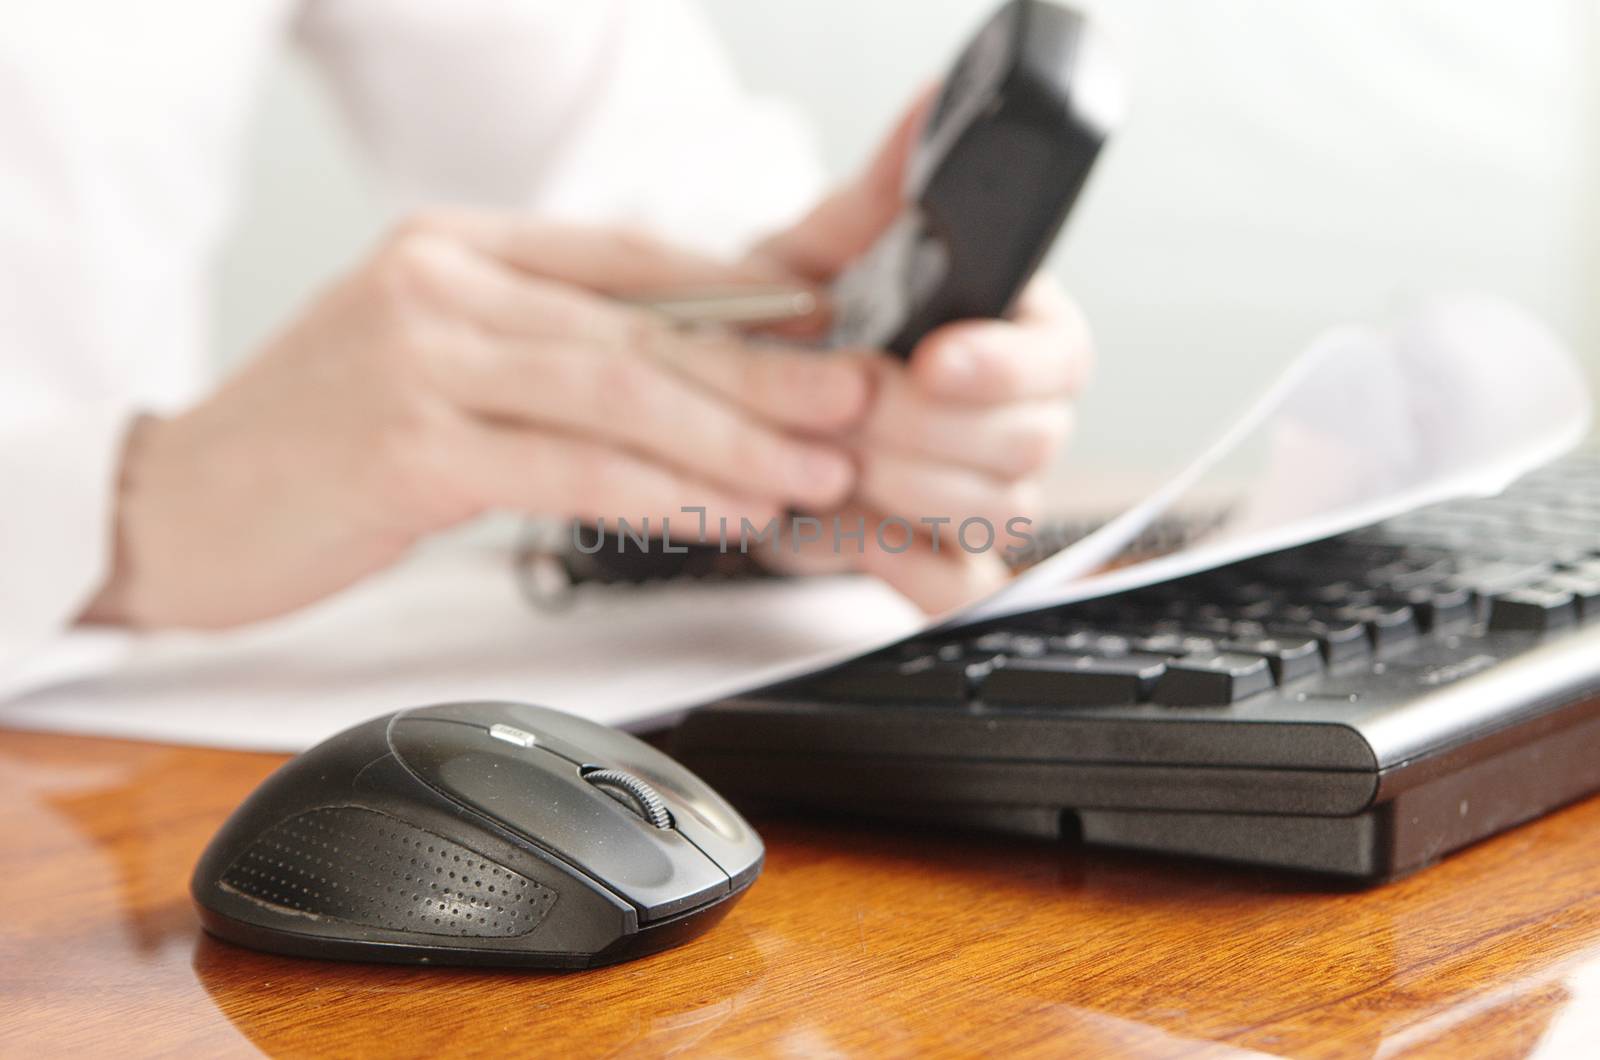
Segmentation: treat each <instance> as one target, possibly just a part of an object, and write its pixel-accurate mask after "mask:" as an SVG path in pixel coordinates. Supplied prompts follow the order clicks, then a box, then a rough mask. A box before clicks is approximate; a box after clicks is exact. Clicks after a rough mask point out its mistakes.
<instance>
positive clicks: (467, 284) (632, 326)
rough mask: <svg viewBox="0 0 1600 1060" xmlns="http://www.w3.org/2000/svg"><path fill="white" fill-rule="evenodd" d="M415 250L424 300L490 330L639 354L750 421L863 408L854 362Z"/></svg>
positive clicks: (865, 391)
mask: <svg viewBox="0 0 1600 1060" xmlns="http://www.w3.org/2000/svg"><path fill="white" fill-rule="evenodd" d="M416 256H417V257H418V258H420V259H422V260H421V261H420V262H419V263H418V265H417V266H416V271H418V272H420V273H422V274H423V275H424V277H425V279H424V286H425V287H427V288H428V289H429V291H430V292H431V294H430V297H432V298H434V299H435V300H436V301H437V302H439V303H440V304H442V305H444V306H445V307H446V308H448V309H449V310H450V311H453V312H456V313H460V314H463V315H465V316H466V317H468V318H469V319H471V320H473V321H476V322H477V323H479V324H480V325H481V326H483V327H484V328H486V329H488V330H489V331H491V332H493V333H495V334H498V335H503V336H515V337H520V338H533V339H540V338H542V339H551V340H562V341H568V340H570V341H573V342H577V343H585V344H589V345H592V346H594V347H597V348H599V349H602V350H607V351H611V352H614V353H619V354H629V355H633V356H636V357H639V358H642V359H648V360H650V361H653V362H655V363H659V364H661V365H663V366H665V367H666V368H667V369H670V371H671V373H673V374H675V375H676V376H678V377H679V378H681V379H686V380H690V381H692V382H693V383H694V384H695V385H696V386H698V387H700V388H702V389H705V390H707V391H709V392H711V393H712V394H715V395H719V396H720V398H721V399H722V400H723V401H724V402H727V403H731V404H734V405H737V406H739V407H740V408H742V409H744V410H746V411H747V412H748V413H750V414H751V415H753V416H755V417H756V418H758V419H761V420H765V421H766V422H768V423H771V424H774V425H777V426H781V427H789V428H794V429H796V430H800V431H805V432H812V433H822V434H833V433H838V432H839V431H841V430H844V429H847V428H849V427H852V426H854V425H855V424H857V423H858V422H860V419H861V417H862V416H863V415H864V413H865V411H866V408H867V404H868V400H869V397H870V380H869V378H868V370H867V368H866V367H865V366H864V365H863V364H862V363H861V362H860V360H859V359H854V358H851V357H849V356H845V355H841V354H833V355H827V356H824V355H821V354H819V353H817V352H815V351H810V350H802V349H790V348H784V347H782V346H779V345H777V344H773V343H759V342H751V341H749V340H746V339H743V338H740V337H739V336H738V335H736V334H734V333H732V332H729V331H723V330H720V329H695V330H684V329H680V328H675V327H673V326H671V325H670V324H668V323H667V322H666V321H665V320H664V319H662V318H660V317H658V316H656V315H655V314H652V313H648V312H644V311H641V310H634V309H629V308H627V307H624V306H619V305H617V304H616V303H614V302H612V301H610V300H608V299H605V298H602V297H599V296H597V295H594V294H592V293H589V292H586V291H582V290H580V289H578V288H575V287H572V286H570V285H568V284H564V283H558V282H554V281H550V280H544V279H540V278H538V277H534V276H528V275H525V274H520V273H517V272H515V271H513V270H511V269H509V268H507V267H505V266H504V265H502V264H501V263H499V262H498V261H496V260H495V259H492V258H489V257H485V256H483V255H480V254H477V253H476V252H474V251H472V250H470V249H469V248H465V247H463V246H462V245H460V244H456V243H451V242H448V241H443V240H440V241H437V242H436V243H434V244H432V245H427V246H424V247H423V248H422V250H421V252H419V253H418V254H417V255H416ZM816 503H827V502H816Z"/></svg>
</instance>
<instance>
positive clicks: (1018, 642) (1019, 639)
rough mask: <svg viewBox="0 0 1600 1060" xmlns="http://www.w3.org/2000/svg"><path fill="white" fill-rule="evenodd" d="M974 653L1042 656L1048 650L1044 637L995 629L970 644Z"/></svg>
mask: <svg viewBox="0 0 1600 1060" xmlns="http://www.w3.org/2000/svg"><path fill="white" fill-rule="evenodd" d="M972 648H973V650H974V651H977V652H981V653H983V654H986V655H1027V656H1035V655H1043V654H1045V653H1046V652H1048V651H1049V650H1050V648H1049V645H1048V644H1047V642H1046V640H1045V638H1044V637H1042V636H1040V635H1038V634H1036V633H1014V632H1012V631H1010V630H1003V629H997V630H994V631H992V632H990V633H985V634H984V635H983V636H981V637H979V638H978V639H976V640H974V641H973V642H972Z"/></svg>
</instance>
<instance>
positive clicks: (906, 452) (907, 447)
mask: <svg viewBox="0 0 1600 1060" xmlns="http://www.w3.org/2000/svg"><path fill="white" fill-rule="evenodd" d="M1071 422H1072V410H1071V409H1070V407H1069V406H1068V405H1067V404H1066V402H1064V401H1061V400H1059V399H1049V400H1044V401H1017V402H1011V403H1009V404H1003V405H969V404H954V403H952V402H948V401H938V400H934V399H930V398H929V397H927V396H926V395H925V394H924V393H922V391H921V390H920V389H918V388H916V387H914V386H912V385H911V384H910V382H909V381H908V380H907V378H906V375H905V373H904V372H893V371H891V372H885V373H883V375H882V376H881V377H880V378H879V380H878V386H877V397H876V399H875V400H874V401H873V405H872V412H871V414H870V415H869V416H868V417H867V421H866V424H865V427H864V429H863V432H862V434H863V437H864V438H865V440H866V441H867V442H868V444H870V445H871V446H872V447H873V449H874V451H881V452H892V453H899V454H901V455H903V456H910V457H923V458H927V459H931V460H935V461H939V462H943V463H950V464H955V465H957V466H960V467H965V468H968V469H971V470H973V471H981V472H987V473H988V474H991V475H994V476H997V477H999V478H1002V479H1015V478H1021V477H1023V476H1025V475H1031V474H1035V473H1037V472H1039V471H1041V470H1043V469H1044V468H1045V467H1047V466H1048V465H1049V464H1050V462H1051V461H1052V460H1054V459H1055V457H1056V455H1057V454H1058V453H1060V451H1061V448H1062V445H1063V444H1064V443H1065V441H1066V437H1067V431H1068V429H1069V427H1070V426H1071Z"/></svg>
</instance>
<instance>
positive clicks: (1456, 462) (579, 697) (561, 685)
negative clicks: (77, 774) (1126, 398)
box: [0, 298, 1589, 750]
mask: <svg viewBox="0 0 1600 1060" xmlns="http://www.w3.org/2000/svg"><path fill="white" fill-rule="evenodd" d="M1587 392H1588V385H1587V382H1586V381H1585V380H1584V379H1583V377H1582V375H1581V373H1580V372H1579V371H1578V369H1577V367H1576V365H1575V364H1574V363H1573V361H1572V359H1571V358H1570V356H1569V355H1568V354H1567V353H1566V352H1565V351H1564V350H1563V348H1562V346H1561V344H1560V343H1559V342H1558V341H1556V340H1555V339H1554V338H1553V337H1552V336H1550V335H1549V334H1548V333H1547V332H1546V331H1545V330H1544V329H1543V328H1542V327H1541V326H1539V325H1538V324H1537V323H1536V322H1535V321H1533V320H1531V319H1530V318H1528V317H1527V316H1526V315H1524V314H1522V313H1520V312H1519V311H1517V310H1515V309H1513V308H1511V307H1509V306H1506V305H1503V304H1501V303H1498V302H1495V301H1493V300H1488V299H1463V298H1456V299H1449V300H1441V301H1435V302H1432V303H1430V304H1428V305H1426V306H1424V307H1422V308H1421V309H1420V310H1419V311H1418V312H1416V313H1415V314H1413V315H1412V316H1410V317H1408V318H1407V319H1406V320H1405V321H1403V322H1402V323H1401V324H1400V325H1399V326H1398V327H1395V328H1393V329H1389V330H1386V331H1380V330H1376V329H1370V328H1340V329H1337V330H1334V331H1331V332H1329V333H1328V334H1326V335H1324V336H1323V337H1322V338H1320V339H1319V340H1317V341H1316V342H1315V343H1313V344H1312V345H1311V347H1310V348H1309V349H1308V350H1307V351H1306V353H1305V354H1304V355H1303V356H1301V357H1300V358H1298V359H1297V360H1295V361H1294V362H1293V363H1292V364H1291V365H1290V366H1289V368H1288V369H1287V370H1286V371H1285V372H1284V373H1283V374H1282V375H1281V376H1280V377H1279V378H1278V379H1276V380H1273V381H1270V382H1269V384H1268V385H1266V386H1265V387H1264V388H1263V391H1262V393H1261V394H1260V395H1259V396H1258V397H1256V398H1255V399H1254V400H1252V401H1250V402H1249V403H1248V404H1247V407H1245V408H1244V409H1243V411H1242V412H1241V413H1240V414H1239V415H1238V416H1237V417H1235V418H1234V419H1233V420H1232V421H1231V422H1230V424H1229V426H1228V428H1227V429H1226V430H1225V431H1223V432H1222V433H1221V435H1220V436H1219V437H1218V438H1217V439H1216V440H1214V441H1213V442H1212V443H1211V444H1210V445H1207V446H1203V447H1201V448H1199V449H1198V450H1197V454H1198V455H1197V456H1196V457H1195V459H1194V460H1192V461H1191V462H1190V463H1189V464H1188V465H1187V466H1186V467H1184V468H1182V469H1180V470H1179V471H1178V472H1177V473H1176V474H1173V475H1172V476H1170V477H1169V478H1168V479H1167V480H1166V481H1165V483H1164V484H1163V485H1162V486H1161V487H1160V488H1158V489H1157V490H1155V491H1153V492H1152V493H1151V494H1150V495H1148V496H1147V497H1145V498H1144V499H1143V500H1142V501H1141V502H1139V503H1137V504H1135V505H1133V506H1131V507H1130V508H1129V509H1128V510H1127V511H1126V512H1124V513H1123V514H1122V515H1121V516H1119V517H1118V518H1116V519H1114V520H1112V521H1111V522H1110V523H1108V524H1107V525H1106V526H1105V527H1103V528H1102V529H1101V530H1100V531H1098V532H1097V533H1095V534H1094V535H1091V536H1090V537H1088V538H1086V539H1084V540H1083V541H1081V542H1079V543H1078V544H1076V545H1074V546H1073V547H1071V548H1069V549H1067V550H1065V551H1064V552H1062V553H1060V554H1058V555H1057V556H1055V557H1053V558H1052V559H1050V560H1048V561H1046V562H1044V563H1042V564H1039V565H1038V566H1037V567H1035V568H1033V569H1032V570H1031V571H1029V572H1028V573H1027V574H1026V575H1024V576H1023V577H1021V578H1019V579H1017V580H1016V581H1014V582H1013V583H1011V584H1010V585H1008V586H1007V587H1005V588H1004V589H1003V590H1002V591H1001V592H999V593H997V594H995V595H993V596H991V597H989V598H988V599H986V600H983V601H979V602H977V603H975V604H973V605H972V606H970V607H968V608H965V609H963V610H961V611H960V612H958V613H956V614H955V615H952V616H946V618H945V619H944V623H943V624H951V623H955V622H962V621H975V620H979V619H987V618H994V617H999V616H1003V615H1005V614H1009V613H1016V612H1019V611H1023V610H1032V609H1036V608H1039V607H1044V606H1048V605H1051V604H1054V603H1062V602H1067V601H1070V600H1076V599H1084V598H1088V597H1091V596H1096V595H1102V594H1104V593H1108V592H1114V591H1119V590H1121V589H1125V588H1131V587H1134V586H1137V585H1142V584H1149V583H1151V582H1155V581H1159V580H1163V579H1166V578H1170V577H1175V576H1178V575H1181V574H1185V573H1189V572H1192V571H1195V570H1201V569H1205V568H1207V567H1211V566H1215V565H1217V564H1220V563H1224V562H1230V561H1232V560H1235V559H1239V558H1242V557H1244V556H1248V555H1253V554H1258V553H1260V552H1264V551H1271V550H1274V549H1278V548H1285V547H1288V546H1290V545H1293V544H1297V543H1299V542H1302V541H1308V540H1313V539H1315V538H1318V537H1323V536H1327V535H1329V534H1333V533H1337V532H1339V531H1342V530H1345V529H1349V528H1352V527H1355V526H1362V525H1366V524H1368V523H1371V522H1374V521H1377V520H1379V519H1382V518H1385V517H1387V516H1389V515H1392V514H1395V513H1397V512H1400V511H1404V510H1407V509H1409V508H1412V507H1415V506H1417V505H1419V504H1424V503H1429V502H1432V501H1436V500H1442V499H1445V498H1448V497H1452V496H1460V495H1466V494H1473V493H1488V492H1493V491H1494V490H1496V489H1498V488H1500V487H1501V486H1503V485H1504V484H1505V483H1507V482H1509V481H1510V480H1511V479H1512V478H1514V477H1516V476H1517V475H1518V474H1520V473H1521V472H1523V471H1525V470H1527V469H1529V468H1531V467H1533V466H1536V465H1537V464H1539V463H1542V462H1544V461H1545V460H1548V459H1550V458H1552V457H1554V456H1556V455H1558V454H1559V453H1560V452H1562V451H1563V450H1564V449H1566V448H1568V447H1570V446H1572V445H1573V444H1575V443H1576V442H1577V441H1578V440H1579V439H1580V438H1582V436H1583V435H1584V434H1585V433H1586V432H1587V429H1588V422H1589V421H1588V417H1589V410H1588V403H1587V399H1586V396H1585V395H1586V394H1587ZM1129 428H1130V430H1136V431H1143V430H1153V429H1159V427H1158V425H1154V424H1142V423H1139V422H1137V420H1135V419H1132V418H1130V421H1129ZM1250 445H1256V446H1266V447H1268V449H1269V450H1270V455H1269V458H1268V459H1266V460H1265V461H1264V462H1263V465H1262V466H1263V470H1262V471H1261V472H1260V473H1259V474H1258V475H1256V476H1255V477H1254V478H1252V479H1250V480H1248V481H1247V482H1246V483H1245V484H1244V488H1243V490H1242V492H1241V495H1240V502H1241V503H1240V504H1239V505H1238V507H1237V516H1236V517H1235V518H1233V519H1231V520H1229V521H1228V522H1227V523H1226V524H1224V525H1223V526H1221V527H1220V528H1218V530H1216V531H1214V532H1213V533H1212V534H1210V535H1208V537H1207V538H1206V539H1205V540H1204V541H1202V542H1200V543H1198V544H1197V545H1195V546H1193V547H1190V548H1187V549H1185V550H1183V551H1181V552H1178V553H1175V554H1173V555H1170V556H1166V557H1162V558H1159V559H1155V560H1151V561H1149V562H1146V563H1142V564H1139V565H1136V566H1132V567H1125V568H1122V569H1120V570H1117V571H1114V572H1111V573H1107V574H1094V573H1093V572H1094V571H1095V570H1096V569H1097V568H1099V567H1101V566H1102V565H1103V564H1104V562H1105V561H1106V560H1107V559H1109V558H1110V557H1111V556H1114V555H1115V554H1116V553H1117V552H1118V551H1120V550H1121V549H1122V547H1124V545H1126V543H1127V542H1128V541H1130V540H1132V539H1133V538H1134V537H1136V536H1137V535H1138V534H1139V532H1140V531H1141V530H1143V529H1144V527H1145V526H1147V525H1148V524H1149V522H1150V520H1152V519H1154V518H1155V517H1157V516H1158V515H1160V514H1162V513H1163V512H1164V511H1166V510H1168V509H1169V508H1170V507H1171V506H1172V505H1173V504H1174V503H1176V502H1178V501H1179V500H1180V499H1181V498H1182V497H1183V496H1184V495H1185V494H1187V493H1189V492H1190V491H1191V490H1193V489H1194V488H1195V487H1196V486H1197V485H1199V484H1201V483H1202V482H1203V480H1205V478H1206V476H1207V474H1208V473H1209V472H1210V471H1211V470H1212V469H1214V468H1215V467H1216V466H1217V464H1218V463H1219V462H1220V461H1222V460H1223V459H1225V458H1227V457H1228V456H1230V454H1236V453H1237V452H1238V451H1239V450H1240V449H1241V447H1245V446H1250ZM510 566H511V564H510V556H509V552H508V551H506V550H505V549H490V548H478V549H473V550H461V549H457V550H449V549H430V550H425V551H423V552H422V553H421V554H419V555H418V556H416V557H414V558H413V559H412V560H410V561H408V562H407V563H406V564H404V565H402V566H401V567H399V568H396V569H395V570H393V571H390V572H388V573H387V574H385V575H383V576H381V577H379V578H376V579H373V580H372V581H370V582H368V583H366V584H364V585H362V586H358V587H357V588H356V589H353V590H351V591H349V592H347V593H344V594H341V595H340V596H338V597H335V598H334V599H332V600H329V601H326V602H324V603H323V604H322V605H319V606H318V607H315V608H312V609H310V610H308V611H306V612H303V613H302V614H300V615H297V616H293V617H291V618H288V619H285V620H281V621H279V622H274V623H269V624H265V625H261V626H256V627H252V628H249V629H245V630H240V631H236V632H233V633H228V634H222V635H204V636H202V635H171V634H168V635H157V636H147V637H124V636H109V635H105V634H82V635H79V636H76V637H73V638H69V640H68V641H67V642H66V643H65V644H64V645H63V646H62V648H63V651H64V652H65V653H67V654H66V655H62V654H59V653H58V654H57V655H56V656H54V657H53V659H46V660H41V661H40V664H39V671H38V672H36V673H35V674H33V675H31V677H30V680H34V681H37V682H43V681H44V680H45V679H47V678H53V679H54V680H55V683H54V684H51V685H50V686H49V687H46V688H42V689H39V690H37V691H34V692H32V693H30V694H27V695H23V696H20V697H16V698H12V699H11V700H10V701H8V702H0V725H6V726H12V727H19V728H34V729H53V730H63V731H72V732H84V733H94V734H100V735H115V736H126V737H132V738H143V739H155V740H165V741H171V742H184V743H202V744H213V745H218V746H230V747H246V748H258V749H272V750H296V749H300V748H303V747H306V746H309V745H310V744H312V743H315V742H316V741H318V740H320V739H322V738H323V737H325V736H328V735H330V734H332V733H334V732H337V731H338V730H340V729H343V728H346V727H348V726H349V725H352V724H354V723H356V722H358V721H360V720H362V719H363V718H366V717H370V716H372V715H374V714H378V713H382V712H384V711H389V710H394V709H398V708H400V707H404V706H412V705H418V704H422V703H428V702H437V701H442V700H448V699H465V698H480V697H504V698H513V699H524V700H529V701H533V702H540V703H546V704H548V705H551V706H556V707H560V708H562V709H566V710H571V711H575V712H578V713H583V714H586V715H588V716H591V717H594V718H597V719H599V720H602V721H607V722H611V723H614V724H630V725H641V724H646V723H648V722H650V721H651V720H652V719H660V718H662V717H664V716H668V715H670V714H672V713H673V712H675V711H676V710H677V709H678V708H681V707H684V706H689V705H693V704H695V703H699V702H704V701H706V700H708V699H711V698H715V697H716V696H718V695H721V694H724V693H727V692H732V691H735V690H738V689H740V688H744V687H752V686H754V685H757V684H761V683H765V682H767V681H771V680H776V679H778V678H780V677H782V676H786V675H789V674H793V673H800V672H804V671H805V670H808V669H811V668H813V667H815V666H817V665H821V664H824V663H826V662H830V661H834V660H837V659H843V658H848V657H850V656H851V655H854V654H857V653H859V652H861V651H865V650H869V649H871V648H873V647H875V646H878V645H881V644H886V643H890V642H892V641H894V640H897V639H900V638H902V637H904V636H908V635H910V634H912V633H914V632H916V631H918V630H919V629H921V628H923V627H924V625H925V623H924V620H923V618H922V616H920V615H918V614H917V613H916V612H915V611H914V610H913V609H912V608H910V606H909V605H907V604H906V603H905V602H904V601H902V600H901V599H900V598H899V597H897V596H896V595H894V594H893V593H892V592H890V591H889V590H887V589H886V588H884V587H882V586H881V585H878V584H876V583H873V582H871V581H869V580H866V579H863V578H828V579H797V580H789V581H771V582H755V583H749V584H744V585H737V586H730V585H699V586H696V585H679V586H674V587H672V588H670V589H654V590H650V591H647V592H638V593H627V592H622V591H615V592H608V593H605V594H600V595H596V596H590V597H587V598H585V599H583V600H582V602H580V604H579V606H578V607H577V608H576V609H575V610H573V611H571V612H568V613H565V614H561V615H555V616H551V615H541V614H539V613H537V612H534V611H533V610H531V609H530V608H529V607H528V606H527V605H526V603H524V601H522V599H521V598H520V597H519V596H518V594H517V592H516V590H515V587H514V586H513V584H512V580H511V578H510V574H509V571H510ZM69 656H70V657H69ZM88 663H92V667H93V669H94V670H95V671H97V675H96V676H92V677H83V678H80V679H77V680H70V679H69V677H70V675H71V674H72V673H74V672H78V673H83V672H87V668H86V669H75V667H80V666H85V667H86V664H88ZM58 664H59V666H58V669H57V672H56V673H54V674H51V673H47V672H46V671H47V669H48V668H49V667H51V666H57V665H58Z"/></svg>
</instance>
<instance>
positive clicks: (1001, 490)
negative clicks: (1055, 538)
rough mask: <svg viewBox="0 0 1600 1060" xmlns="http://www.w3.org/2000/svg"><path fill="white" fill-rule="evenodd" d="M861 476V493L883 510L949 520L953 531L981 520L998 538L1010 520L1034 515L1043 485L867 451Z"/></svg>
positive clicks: (922, 518) (915, 517)
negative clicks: (963, 524)
mask: <svg viewBox="0 0 1600 1060" xmlns="http://www.w3.org/2000/svg"><path fill="white" fill-rule="evenodd" d="M859 476H860V477H859V478H858V480H857V485H856V490H857V495H858V496H859V497H860V498H861V499H862V501H863V502H864V503H866V504H867V505H868V506H869V507H871V508H874V509H876V510H877V511H880V512H887V513H890V514H892V515H895V516H898V517H900V518H903V519H909V520H912V521H914V522H922V521H927V520H944V521H945V522H946V524H948V525H949V526H951V527H958V526H959V525H960V524H961V523H962V522H963V521H965V520H967V519H979V520H983V521H986V522H987V523H988V525H989V527H990V528H991V530H992V531H993V532H994V533H996V534H999V533H1001V532H1003V531H1004V529H1005V524H1006V523H1007V521H1009V520H1011V519H1013V518H1018V517H1029V516H1032V515H1033V513H1034V511H1035V509H1036V508H1037V507H1038V502H1039V486H1038V484H1037V483H1036V482H1034V481H1033V480H1031V479H1021V480H1017V481H1012V482H1007V481H1002V480H1000V479H997V478H995V477H994V476H992V475H987V474H984V473H982V472H978V471H970V470H968V469H966V468H962V467H955V466H952V465H950V464H944V463H937V462H930V461H927V460H924V459H921V458H917V457H907V456H902V455H901V454H898V453H884V452H870V453H867V454H866V455H865V456H864V457H863V458H862V462H861V470H860V472H859Z"/></svg>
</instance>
